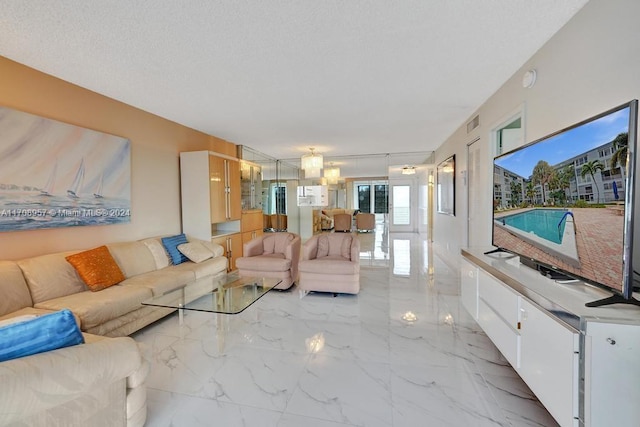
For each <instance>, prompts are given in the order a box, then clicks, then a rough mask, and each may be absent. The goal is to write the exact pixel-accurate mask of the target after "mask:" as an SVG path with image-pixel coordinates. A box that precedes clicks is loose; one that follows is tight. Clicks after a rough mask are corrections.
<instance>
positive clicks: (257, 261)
mask: <svg viewBox="0 0 640 427" xmlns="http://www.w3.org/2000/svg"><path fill="white" fill-rule="evenodd" d="M236 267H238V268H239V269H241V270H252V271H287V270H290V269H291V260H290V259H286V258H285V257H284V255H283V254H265V255H258V256H252V257H246V258H245V257H241V258H238V259H236Z"/></svg>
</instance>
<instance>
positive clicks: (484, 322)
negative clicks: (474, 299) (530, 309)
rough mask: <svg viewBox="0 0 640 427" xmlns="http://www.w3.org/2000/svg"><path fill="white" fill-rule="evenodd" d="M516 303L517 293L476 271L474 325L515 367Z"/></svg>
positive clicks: (517, 340)
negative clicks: (476, 308)
mask: <svg viewBox="0 0 640 427" xmlns="http://www.w3.org/2000/svg"><path fill="white" fill-rule="evenodd" d="M519 304H520V296H519V295H518V294H517V293H515V292H514V291H513V290H511V289H510V288H508V287H507V286H506V285H505V284H503V283H502V282H500V281H498V280H497V279H495V278H494V277H493V276H490V275H488V274H487V273H485V272H484V271H482V270H479V271H478V324H479V325H480V326H481V327H482V329H483V330H484V332H485V333H486V334H487V336H488V337H489V338H491V341H493V343H494V344H495V346H496V347H497V348H498V350H500V352H501V353H502V355H503V356H504V357H505V359H507V361H508V362H509V363H510V364H511V366H513V368H515V369H517V368H518V366H519V365H520V333H519V331H518V322H519V320H520V319H519V310H518V307H519Z"/></svg>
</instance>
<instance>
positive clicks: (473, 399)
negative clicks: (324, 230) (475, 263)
mask: <svg viewBox="0 0 640 427" xmlns="http://www.w3.org/2000/svg"><path fill="white" fill-rule="evenodd" d="M358 236H359V238H360V239H361V243H362V249H361V256H362V266H361V279H360V280H361V282H360V283H361V292H360V294H359V295H357V296H355V295H339V296H338V297H335V298H334V297H333V296H332V295H328V294H316V293H312V294H309V295H307V296H306V297H304V298H303V299H299V296H298V292H295V291H293V292H270V293H269V294H267V295H265V297H263V298H262V299H261V300H260V301H258V302H257V303H256V304H255V305H253V306H252V307H250V308H249V309H248V310H246V311H245V312H244V313H242V314H239V315H235V316H229V317H228V318H227V330H226V333H225V334H224V339H225V348H224V352H223V353H220V352H219V351H218V342H217V339H218V336H219V334H217V332H216V323H215V322H216V320H215V316H214V315H211V314H208V313H193V312H189V313H187V314H186V315H185V323H184V324H183V325H182V326H179V325H178V319H177V315H173V316H169V317H167V318H165V319H163V320H161V321H159V322H157V323H155V324H153V325H151V326H149V327H147V328H145V329H144V330H142V331H140V332H138V333H136V334H135V335H134V336H133V337H134V338H135V339H136V340H137V341H140V342H144V343H147V345H149V346H150V347H151V350H152V359H153V362H152V367H151V372H150V374H149V378H148V381H147V386H148V390H147V392H148V400H147V403H148V421H147V424H146V425H147V426H150V427H152V426H211V425H214V424H215V425H220V426H260V427H262V426H281V427H285V426H287V427H288V426H305V427H314V426H318V427H329V426H333V427H336V426H367V427H370V426H438V427H439V426H474V427H478V426H545V427H549V426H554V425H556V423H555V422H554V421H553V419H552V418H551V416H550V415H549V414H548V413H547V412H546V411H545V409H544V408H543V407H542V406H541V405H540V403H539V402H538V401H537V400H536V399H535V397H534V396H533V395H532V393H531V391H530V390H529V389H528V388H527V387H526V385H525V384H524V383H523V382H522V381H521V380H520V378H519V377H518V376H517V374H516V373H515V372H514V370H513V369H512V368H511V367H510V366H509V365H508V364H507V362H506V361H505V360H504V358H503V357H502V356H501V355H500V353H499V352H498V351H497V349H496V348H495V347H494V346H493V344H492V343H491V342H490V340H489V339H488V338H487V337H486V335H485V334H484V333H483V332H482V331H481V329H480V328H479V327H478V325H477V324H476V323H475V322H474V321H473V320H471V319H470V317H469V316H468V314H467V313H466V311H465V310H464V308H463V307H462V305H461V303H460V299H459V277H458V271H457V268H456V266H455V265H451V264H450V263H449V264H448V263H445V262H443V261H442V259H440V258H439V257H438V256H437V254H436V255H434V254H433V251H432V250H431V245H430V244H428V243H427V242H426V241H425V240H424V237H422V236H420V235H418V234H398V235H394V234H391V235H386V233H384V229H383V227H381V226H380V227H378V230H376V233H367V234H359V235H358ZM412 315H413V316H412ZM413 317H415V320H412V318H413ZM404 319H406V320H404Z"/></svg>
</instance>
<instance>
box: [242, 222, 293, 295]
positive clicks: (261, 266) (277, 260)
mask: <svg viewBox="0 0 640 427" xmlns="http://www.w3.org/2000/svg"><path fill="white" fill-rule="evenodd" d="M242 254H243V256H242V257H240V258H238V259H237V260H236V267H237V268H238V273H239V274H240V276H244V277H275V278H278V279H282V282H280V283H279V284H278V285H277V286H276V287H275V289H289V288H290V287H291V285H293V283H294V282H295V281H296V280H297V279H298V261H299V259H300V236H298V235H296V234H293V233H287V232H282V233H265V234H264V235H262V236H259V237H256V238H255V239H252V240H250V241H249V242H247V243H245V244H244V246H243V252H242Z"/></svg>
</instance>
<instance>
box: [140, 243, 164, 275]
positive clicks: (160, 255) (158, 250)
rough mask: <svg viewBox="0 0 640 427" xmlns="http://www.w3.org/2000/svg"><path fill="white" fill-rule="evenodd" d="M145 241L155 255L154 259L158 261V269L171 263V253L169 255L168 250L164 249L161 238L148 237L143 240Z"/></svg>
mask: <svg viewBox="0 0 640 427" xmlns="http://www.w3.org/2000/svg"><path fill="white" fill-rule="evenodd" d="M143 243H144V244H145V246H146V247H147V248H149V251H150V252H151V255H153V260H154V261H155V262H156V269H158V270H160V269H161V268H165V267H168V266H169V265H170V264H171V262H170V261H169V255H167V251H166V250H165V249H164V246H163V245H162V242H161V241H160V240H158V239H147V240H143Z"/></svg>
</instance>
